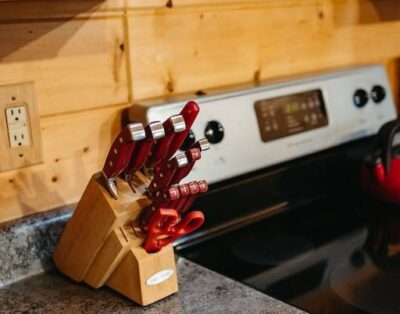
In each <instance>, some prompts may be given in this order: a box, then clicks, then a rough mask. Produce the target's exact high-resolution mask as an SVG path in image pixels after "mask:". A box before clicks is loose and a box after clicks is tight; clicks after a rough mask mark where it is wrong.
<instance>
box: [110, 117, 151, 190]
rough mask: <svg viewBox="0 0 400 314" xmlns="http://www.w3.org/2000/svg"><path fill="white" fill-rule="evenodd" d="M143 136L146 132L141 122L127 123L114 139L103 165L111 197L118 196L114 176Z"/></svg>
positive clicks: (125, 164)
mask: <svg viewBox="0 0 400 314" xmlns="http://www.w3.org/2000/svg"><path fill="white" fill-rule="evenodd" d="M145 137H146V133H145V130H144V128H143V125H142V124H141V123H129V124H128V125H127V126H125V127H124V128H123V129H122V131H121V132H120V133H119V135H118V136H117V138H116V139H115V140H114V143H113V144H112V146H111V149H110V151H109V153H108V155H107V159H106V162H105V164H104V167H103V176H104V178H105V181H106V186H107V189H108V191H109V192H110V194H111V195H112V197H114V198H118V190H117V185H116V182H115V177H116V176H118V175H119V174H120V173H121V172H122V171H124V170H125V169H126V167H127V166H128V164H129V161H130V159H131V157H132V154H133V152H134V150H135V146H136V143H137V142H138V141H141V140H143V139H144V138H145Z"/></svg>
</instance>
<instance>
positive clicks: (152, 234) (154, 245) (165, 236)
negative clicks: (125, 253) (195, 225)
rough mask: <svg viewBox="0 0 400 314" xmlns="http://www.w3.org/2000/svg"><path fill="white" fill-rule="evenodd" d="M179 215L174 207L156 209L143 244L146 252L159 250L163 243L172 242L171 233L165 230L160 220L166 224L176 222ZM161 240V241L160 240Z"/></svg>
mask: <svg viewBox="0 0 400 314" xmlns="http://www.w3.org/2000/svg"><path fill="white" fill-rule="evenodd" d="M178 221H179V215H178V213H177V212H176V210H174V209H169V208H160V209H159V210H157V211H156V212H155V213H154V215H153V217H152V219H151V221H150V223H149V226H148V235H147V239H146V241H145V243H144V245H143V247H144V249H145V250H146V252H147V253H155V252H158V251H160V250H161V249H162V248H163V247H164V246H165V245H167V244H169V243H171V242H172V240H171V238H172V235H171V234H170V233H169V232H167V230H166V229H165V227H164V226H163V225H162V222H165V223H167V224H168V226H170V225H173V224H176V223H178ZM162 240H163V241H162Z"/></svg>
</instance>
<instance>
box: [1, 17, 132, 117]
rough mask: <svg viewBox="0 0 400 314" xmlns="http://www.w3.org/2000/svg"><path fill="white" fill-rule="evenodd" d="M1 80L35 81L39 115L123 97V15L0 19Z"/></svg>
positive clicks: (119, 101) (114, 101)
mask: <svg viewBox="0 0 400 314" xmlns="http://www.w3.org/2000/svg"><path fill="white" fill-rule="evenodd" d="M0 34H1V36H0V61H1V62H0V73H1V76H0V84H8V83H18V82H26V81H34V82H35V84H36V87H37V95H38V101H39V112H40V115H41V116H46V115H53V114H60V113H67V112H71V111H78V110H82V109H89V108H98V107H103V106H110V105H114V104H122V103H126V102H128V86H127V85H128V84H127V68H126V57H125V56H126V53H125V49H124V45H125V43H124V31H123V21H122V18H108V19H90V20H89V19H75V20H67V19H60V20H51V21H32V22H29V23H23V22H22V23H11V24H0Z"/></svg>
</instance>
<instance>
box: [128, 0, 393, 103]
mask: <svg viewBox="0 0 400 314" xmlns="http://www.w3.org/2000/svg"><path fill="white" fill-rule="evenodd" d="M305 3H306V4H304V3H303V2H302V4H298V5H297V6H287V7H285V9H284V11H282V8H280V7H277V6H271V5H247V6H243V7H238V6H234V7H228V6H226V7H223V8H216V7H212V8H211V7H207V8H197V9H193V8H191V9H186V10H185V9H180V10H175V11H174V12H172V11H171V13H169V14H164V13H162V12H153V13H149V12H148V13H144V12H140V13H132V14H131V15H130V17H129V32H130V37H129V38H130V42H131V45H132V47H134V49H131V54H130V59H131V64H132V73H133V74H132V77H133V80H132V83H133V86H132V89H133V94H134V97H135V98H148V97H154V96H160V95H166V94H170V93H181V92H186V91H197V90H199V89H207V88H209V87H215V86H221V85H229V84H236V83H241V82H248V81H252V80H255V81H258V80H260V79H267V78H271V77H277V76H285V75H291V74H296V73H302V72H309V71H316V70H321V69H326V68H335V67H338V66H344V65H352V64H360V63H370V62H382V61H385V60H387V59H388V58H396V57H397V56H399V55H400V42H399V41H398V40H397V37H398V34H399V32H400V23H399V22H387V23H378V24H365V25H358V24H357V25H354V26H349V27H339V28H338V27H336V26H335V23H334V18H335V16H334V6H333V5H330V2H327V1H318V2H315V1H305ZM283 12H284V14H283ZM243 21H246V22H245V23H244V22H243ZM371 45H374V47H379V49H371Z"/></svg>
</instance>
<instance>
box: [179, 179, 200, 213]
mask: <svg viewBox="0 0 400 314" xmlns="http://www.w3.org/2000/svg"><path fill="white" fill-rule="evenodd" d="M189 189H190V184H189ZM207 191H208V184H207V181H205V180H202V181H199V182H197V186H196V185H193V186H192V189H190V196H189V197H187V200H186V202H185V204H184V205H183V206H181V207H179V208H177V209H176V210H177V211H178V212H182V213H184V212H186V211H187V210H188V209H189V208H190V206H192V204H193V202H194V201H195V199H196V197H197V196H198V195H199V194H203V193H206V192H207Z"/></svg>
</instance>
